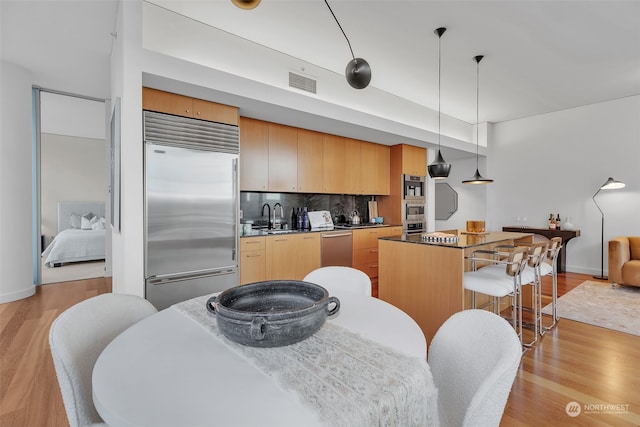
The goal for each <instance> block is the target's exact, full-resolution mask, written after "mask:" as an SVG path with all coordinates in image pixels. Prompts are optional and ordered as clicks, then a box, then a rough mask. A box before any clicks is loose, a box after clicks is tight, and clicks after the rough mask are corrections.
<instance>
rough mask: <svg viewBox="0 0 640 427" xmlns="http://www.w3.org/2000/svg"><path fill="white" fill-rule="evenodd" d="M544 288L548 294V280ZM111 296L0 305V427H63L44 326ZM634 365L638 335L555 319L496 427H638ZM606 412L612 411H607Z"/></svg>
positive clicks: (561, 284) (79, 292)
mask: <svg viewBox="0 0 640 427" xmlns="http://www.w3.org/2000/svg"><path fill="white" fill-rule="evenodd" d="M584 280H592V278H591V276H587V275H582V274H575V273H564V274H561V275H559V280H558V288H559V294H560V295H562V294H564V293H566V292H568V291H570V290H571V289H573V288H574V287H575V286H577V285H579V284H580V283H582V282H583V281H584ZM543 288H544V292H545V294H550V282H545V286H544V287H543ZM110 291H111V283H110V280H109V279H104V278H101V279H90V280H83V281H77V282H65V283H60V284H50V285H43V286H40V287H38V290H37V292H36V295H34V296H32V297H30V298H27V299H24V300H20V301H16V302H12V303H6V304H0V426H2V427H31V426H34V427H40V426H44V427H59V426H66V425H68V424H67V418H66V414H65V412H64V406H63V404H62V396H61V394H60V390H59V388H58V382H57V379H56V376H55V370H54V368H53V362H52V360H51V354H50V353H49V344H48V333H49V327H50V325H51V322H52V321H53V319H55V317H56V316H58V314H60V313H61V312H62V311H64V310H65V309H66V308H68V307H70V306H72V305H73V304H76V303H77V302H80V301H82V300H84V299H86V298H89V297H92V296H94V295H98V294H101V293H106V292H110ZM546 298H547V299H548V298H549V297H546ZM603 310H606V307H603ZM639 360H640V337H636V336H633V335H629V334H624V333H620V332H615V331H611V330H608V329H603V328H597V327H594V326H590V325H586V324H583V323H579V322H572V321H569V320H566V319H561V320H560V322H559V324H558V326H557V328H556V329H554V330H553V331H551V332H549V333H547V334H546V335H545V336H544V337H543V338H542V339H541V340H540V341H539V342H538V344H537V345H536V346H535V347H534V348H533V349H531V350H528V351H527V352H525V354H524V355H523V358H522V363H521V367H520V369H519V371H518V376H517V378H516V381H515V383H514V385H513V389H512V391H511V395H510V397H509V401H508V403H507V407H506V409H505V414H504V417H503V419H502V423H501V425H502V426H506V427H511V426H638V425H640V393H639V392H638V390H640V368H639V367H638V361H639ZM573 401H575V402H578V403H579V404H580V407H581V410H582V413H581V414H580V415H578V416H577V417H570V416H569V415H567V412H566V411H565V408H566V406H567V404H569V403H570V402H573ZM585 404H586V405H589V406H587V409H588V410H589V411H588V412H589V413H585V410H584V405H585ZM604 405H617V407H615V408H613V407H611V406H609V407H606V406H604ZM612 408H613V409H615V411H613V412H615V413H608V412H612ZM176 427H181V426H176ZM231 427H232V426H231Z"/></svg>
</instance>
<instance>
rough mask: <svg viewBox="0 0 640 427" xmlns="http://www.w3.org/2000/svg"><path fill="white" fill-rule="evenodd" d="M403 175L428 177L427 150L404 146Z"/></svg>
mask: <svg viewBox="0 0 640 427" xmlns="http://www.w3.org/2000/svg"><path fill="white" fill-rule="evenodd" d="M402 173H403V174H409V175H420V176H426V175H427V150H426V149H425V148H422V147H415V146H413V145H406V144H403V145H402Z"/></svg>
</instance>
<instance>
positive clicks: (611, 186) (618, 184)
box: [600, 177, 625, 190]
mask: <svg viewBox="0 0 640 427" xmlns="http://www.w3.org/2000/svg"><path fill="white" fill-rule="evenodd" d="M624 187H625V183H624V182H622V181H616V180H615V179H613V178H611V177H609V179H607V181H606V182H605V183H604V184H602V187H600V189H601V190H617V189H618V188H624Z"/></svg>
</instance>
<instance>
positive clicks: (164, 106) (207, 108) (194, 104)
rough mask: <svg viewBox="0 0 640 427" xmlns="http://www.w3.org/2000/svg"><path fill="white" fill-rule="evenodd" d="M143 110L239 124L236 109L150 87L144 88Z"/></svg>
mask: <svg viewBox="0 0 640 427" xmlns="http://www.w3.org/2000/svg"><path fill="white" fill-rule="evenodd" d="M142 109H143V110H150V111H158V112H160V113H167V114H174V115H176V116H182V117H193V118H196V119H202V120H208V121H211V122H218V123H226V124H229V125H236V126H237V125H238V123H239V117H238V109H237V108H236V107H231V106H229V105H223V104H218V103H216V102H211V101H205V100H203V99H198V98H191V97H188V96H184V95H178V94H176V93H171V92H165V91H162V90H158V89H151V88H148V87H143V88H142Z"/></svg>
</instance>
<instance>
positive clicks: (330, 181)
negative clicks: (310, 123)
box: [322, 134, 347, 194]
mask: <svg viewBox="0 0 640 427" xmlns="http://www.w3.org/2000/svg"><path fill="white" fill-rule="evenodd" d="M322 156H323V165H322V190H323V192H324V193H333V194H344V193H345V178H346V175H345V171H346V168H347V163H346V150H345V138H343V137H341V136H335V135H329V134H324V135H323V136H322Z"/></svg>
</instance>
